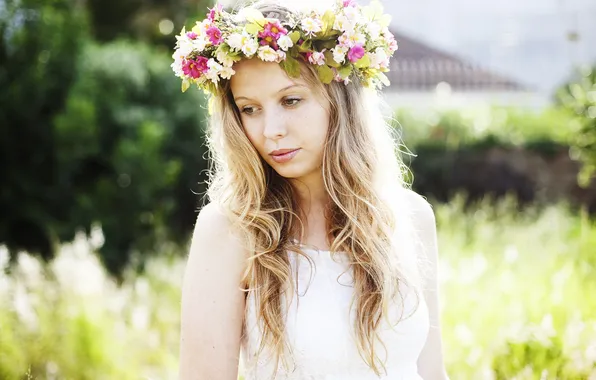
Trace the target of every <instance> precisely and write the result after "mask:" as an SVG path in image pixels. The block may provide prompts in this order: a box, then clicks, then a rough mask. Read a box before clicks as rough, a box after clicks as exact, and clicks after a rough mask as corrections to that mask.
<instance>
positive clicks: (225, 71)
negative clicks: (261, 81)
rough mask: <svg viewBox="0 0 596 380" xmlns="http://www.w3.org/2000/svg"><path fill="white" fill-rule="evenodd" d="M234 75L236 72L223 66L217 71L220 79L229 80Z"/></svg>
mask: <svg viewBox="0 0 596 380" xmlns="http://www.w3.org/2000/svg"><path fill="white" fill-rule="evenodd" d="M234 74H236V72H235V71H234V69H232V68H231V67H225V66H224V67H223V68H222V69H221V70H220V71H219V76H220V77H222V78H223V79H230V78H231V77H232V75H234Z"/></svg>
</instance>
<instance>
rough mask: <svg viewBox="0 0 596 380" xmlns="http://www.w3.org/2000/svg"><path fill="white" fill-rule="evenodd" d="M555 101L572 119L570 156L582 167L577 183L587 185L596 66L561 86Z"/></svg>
mask: <svg viewBox="0 0 596 380" xmlns="http://www.w3.org/2000/svg"><path fill="white" fill-rule="evenodd" d="M558 100H559V102H560V104H561V105H562V106H563V107H564V109H566V110H568V111H569V113H570V114H571V115H572V117H573V121H574V122H573V123H572V124H571V127H572V128H571V130H570V133H571V135H572V136H573V138H572V147H573V150H572V153H573V154H574V155H575V156H576V157H577V159H579V160H580V161H582V162H583V164H584V165H583V167H582V170H581V172H580V174H579V177H578V180H579V183H580V184H581V185H582V186H587V185H588V184H589V183H590V181H591V179H592V178H593V177H594V174H596V66H594V67H592V68H585V69H584V70H583V71H580V72H579V73H578V75H576V78H575V79H574V80H572V81H571V82H570V83H569V84H567V85H565V86H563V87H562V88H561V89H560V90H559V91H558Z"/></svg>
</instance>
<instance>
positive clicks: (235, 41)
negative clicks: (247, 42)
mask: <svg viewBox="0 0 596 380" xmlns="http://www.w3.org/2000/svg"><path fill="white" fill-rule="evenodd" d="M243 38H244V37H243V35H242V34H240V33H233V34H231V35H230V36H229V37H228V39H227V41H226V42H227V43H228V45H230V47H231V48H232V49H233V50H235V51H240V50H242V41H243Z"/></svg>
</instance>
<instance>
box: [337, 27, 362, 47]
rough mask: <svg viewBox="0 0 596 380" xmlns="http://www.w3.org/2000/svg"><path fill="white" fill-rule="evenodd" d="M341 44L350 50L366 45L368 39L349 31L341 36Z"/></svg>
mask: <svg viewBox="0 0 596 380" xmlns="http://www.w3.org/2000/svg"><path fill="white" fill-rule="evenodd" d="M339 43H340V44H341V45H344V46H347V47H350V48H351V47H353V46H354V45H357V44H361V45H365V44H366V37H365V36H364V34H362V33H358V32H356V31H347V32H345V33H344V34H342V35H341V36H339Z"/></svg>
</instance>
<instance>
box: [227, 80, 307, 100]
mask: <svg viewBox="0 0 596 380" xmlns="http://www.w3.org/2000/svg"><path fill="white" fill-rule="evenodd" d="M293 87H306V86H305V85H303V84H299V83H293V84H291V85H289V86H286V87H284V88H282V89H280V90H279V91H277V93H278V94H279V93H280V92H284V91H286V90H289V89H291V88H293ZM240 99H246V100H250V99H249V98H247V97H246V96H239V97H237V98H234V101H235V102H237V101H238V100H240Z"/></svg>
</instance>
